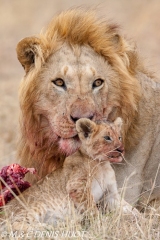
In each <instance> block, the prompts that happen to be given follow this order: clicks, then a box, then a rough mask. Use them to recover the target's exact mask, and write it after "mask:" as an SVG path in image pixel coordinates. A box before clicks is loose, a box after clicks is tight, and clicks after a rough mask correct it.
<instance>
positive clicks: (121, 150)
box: [116, 146, 124, 153]
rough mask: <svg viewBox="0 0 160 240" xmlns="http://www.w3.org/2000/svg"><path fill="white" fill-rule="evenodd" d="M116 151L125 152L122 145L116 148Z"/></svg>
mask: <svg viewBox="0 0 160 240" xmlns="http://www.w3.org/2000/svg"><path fill="white" fill-rule="evenodd" d="M116 151H117V152H120V153H123V152H124V147H123V146H120V147H118V148H116Z"/></svg>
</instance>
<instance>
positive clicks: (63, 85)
mask: <svg viewBox="0 0 160 240" xmlns="http://www.w3.org/2000/svg"><path fill="white" fill-rule="evenodd" d="M52 82H53V83H54V84H55V85H56V86H58V87H62V88H66V85H65V82H64V81H63V79H61V78H57V79H56V80H52Z"/></svg>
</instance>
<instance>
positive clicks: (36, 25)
mask: <svg viewBox="0 0 160 240" xmlns="http://www.w3.org/2000/svg"><path fill="white" fill-rule="evenodd" d="M86 2H87V6H91V7H94V6H96V7H97V8H98V9H99V12H100V13H102V14H103V15H105V16H107V18H109V19H111V20H113V22H116V23H118V24H120V26H121V31H122V32H123V33H124V34H125V35H127V37H128V38H129V39H131V40H133V41H135V42H136V44H137V47H138V49H139V51H140V53H141V55H142V56H143V58H144V59H145V61H146V63H147V65H148V66H149V68H150V69H151V70H153V71H154V72H155V73H156V74H157V75H160V0H104V1H101V0H87V1H86V0H81V1H80V0H76V1H75V0H23V1H22V0H0V167H2V166H4V165H7V164H9V163H11V162H17V159H16V141H17V136H18V121H19V120H18V114H19V105H18V86H19V83H20V80H21V78H22V76H23V74H24V71H23V68H22V67H21V65H20V63H19V62H18V60H17V57H16V51H15V48H16V45H17V43H18V42H19V41H20V40H21V39H22V38H24V37H27V36H32V35H36V34H38V33H39V32H40V30H41V29H42V28H43V27H44V26H46V24H47V23H48V22H49V21H50V19H51V18H52V17H53V16H54V15H55V14H57V13H59V12H60V11H62V10H66V9H68V8H70V7H73V6H79V5H86Z"/></svg>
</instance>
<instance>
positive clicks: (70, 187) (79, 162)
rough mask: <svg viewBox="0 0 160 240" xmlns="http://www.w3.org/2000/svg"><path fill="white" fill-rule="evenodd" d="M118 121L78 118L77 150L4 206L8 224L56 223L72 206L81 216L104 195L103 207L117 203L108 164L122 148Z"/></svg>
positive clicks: (116, 156)
mask: <svg viewBox="0 0 160 240" xmlns="http://www.w3.org/2000/svg"><path fill="white" fill-rule="evenodd" d="M121 125H122V120H121V118H117V119H116V120H115V121H114V122H113V123H108V122H99V123H97V124H96V123H94V122H92V121H90V120H89V119H85V118H82V119H79V120H78V121H77V122H76V129H77V132H78V136H79V139H80V140H81V142H82V145H81V148H80V150H79V151H77V152H76V153H75V154H73V155H72V156H69V157H67V158H66V160H65V162H64V164H63V166H62V167H61V168H59V169H57V170H55V171H53V172H52V173H50V174H48V175H47V176H46V177H45V178H44V179H42V180H40V181H39V182H38V183H37V184H35V185H33V186H32V187H30V188H29V189H27V190H26V191H25V192H24V193H23V194H21V195H20V196H18V198H17V199H14V200H12V201H11V202H10V203H9V204H7V205H6V207H5V212H6V214H8V217H9V219H10V220H11V222H12V223H11V224H13V225H14V224H18V223H20V222H24V221H26V223H27V224H33V223H36V222H37V223H49V224H53V223H56V221H57V220H64V219H65V217H66V216H67V215H70V214H71V212H72V210H73V206H74V209H75V211H76V212H78V213H83V212H85V210H87V209H88V208H90V207H91V208H93V209H97V207H96V203H97V202H98V201H99V200H100V199H101V198H102V197H103V196H104V195H105V201H106V205H107V207H108V208H109V209H111V210H112V209H114V208H116V207H117V206H119V204H120V199H119V194H118V191H117V184H116V179H115V174H114V171H113V169H112V167H111V165H110V161H112V162H120V161H121V160H122V157H123V153H124V148H123V145H122V138H121Z"/></svg>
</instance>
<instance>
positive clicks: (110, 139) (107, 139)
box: [104, 136, 112, 142]
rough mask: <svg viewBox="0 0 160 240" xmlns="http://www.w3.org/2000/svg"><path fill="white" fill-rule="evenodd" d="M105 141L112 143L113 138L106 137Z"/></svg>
mask: <svg viewBox="0 0 160 240" xmlns="http://www.w3.org/2000/svg"><path fill="white" fill-rule="evenodd" d="M104 139H105V140H106V141H109V142H111V141H112V138H111V137H110V136H105V137H104Z"/></svg>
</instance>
